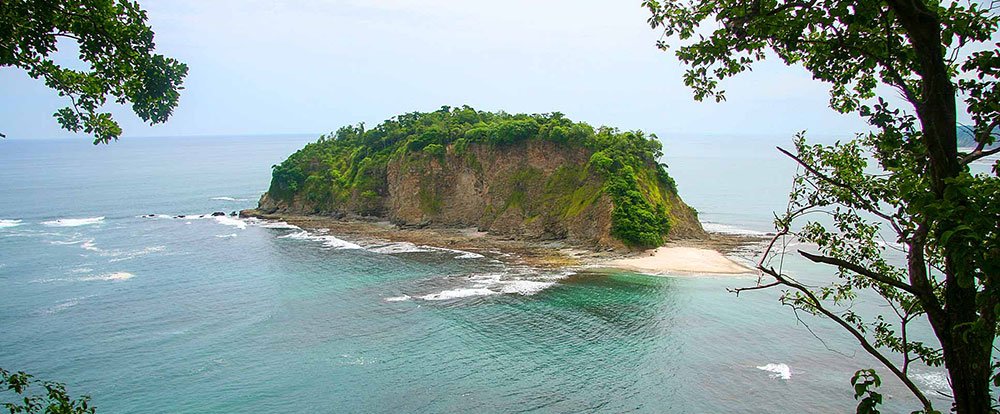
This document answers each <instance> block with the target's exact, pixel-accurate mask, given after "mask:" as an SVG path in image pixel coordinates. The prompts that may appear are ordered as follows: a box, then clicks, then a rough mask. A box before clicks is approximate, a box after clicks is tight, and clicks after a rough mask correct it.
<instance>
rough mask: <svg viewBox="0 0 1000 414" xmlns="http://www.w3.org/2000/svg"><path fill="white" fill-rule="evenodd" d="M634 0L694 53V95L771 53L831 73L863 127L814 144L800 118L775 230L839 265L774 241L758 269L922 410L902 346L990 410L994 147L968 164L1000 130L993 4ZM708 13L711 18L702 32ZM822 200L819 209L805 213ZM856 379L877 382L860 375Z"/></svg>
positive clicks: (999, 252)
mask: <svg viewBox="0 0 1000 414" xmlns="http://www.w3.org/2000/svg"><path fill="white" fill-rule="evenodd" d="M644 5H645V6H646V7H648V8H649V10H650V12H651V13H652V16H651V17H650V19H649V23H650V24H651V25H652V26H653V27H654V28H661V29H662V30H663V31H664V35H665V36H664V37H663V39H664V40H661V41H660V42H658V46H659V47H660V48H662V49H667V48H668V47H670V46H674V47H676V52H675V53H676V56H677V57H678V58H679V59H680V60H681V61H682V62H684V63H686V64H687V65H688V66H689V68H688V70H687V71H686V73H685V75H684V82H685V83H686V84H687V85H688V86H690V87H691V88H692V90H693V91H694V97H695V99H697V100H702V99H705V98H714V99H715V100H717V101H722V100H724V99H725V91H723V90H722V89H721V88H720V82H721V81H723V80H726V79H728V78H730V77H733V76H735V75H737V74H739V73H742V72H745V71H747V70H750V69H751V67H752V65H753V64H754V63H755V62H757V61H760V60H763V59H765V58H768V57H775V56H776V57H778V58H779V59H781V60H783V61H784V62H785V63H786V64H789V65H800V66H802V67H803V68H805V69H806V70H808V71H809V72H810V73H811V75H812V77H813V78H814V79H816V80H819V81H822V82H826V83H828V84H829V86H830V107H831V108H832V109H834V110H836V111H838V112H841V113H856V114H857V115H859V116H861V117H862V118H864V119H866V120H867V122H868V123H869V125H870V126H871V127H872V128H871V130H872V131H873V132H870V133H865V134H860V135H859V136H858V139H856V140H851V141H849V142H843V143H841V142H838V143H837V144H835V145H832V146H823V145H809V144H807V143H806V142H805V139H804V138H803V136H802V135H801V134H800V135H799V137H798V138H797V139H796V142H795V151H794V154H793V153H792V152H787V151H786V152H785V153H786V155H788V156H790V157H792V158H793V159H794V160H795V161H796V162H798V163H799V165H800V166H801V168H802V169H803V170H800V171H801V172H800V173H799V174H797V176H796V177H795V185H794V187H793V191H792V194H791V200H790V203H789V209H788V211H787V212H786V213H785V214H784V215H780V216H778V217H777V219H776V227H777V228H778V230H779V231H778V234H779V236H785V235H789V236H796V237H798V238H799V240H800V241H803V242H806V243H812V244H814V245H815V247H816V248H817V250H818V254H814V253H808V252H803V251H800V252H799V253H800V254H801V255H802V256H803V257H805V258H806V259H808V260H811V261H813V262H816V263H820V264H823V265H831V266H834V268H835V269H836V271H837V273H836V275H837V279H835V280H833V281H831V282H830V283H828V284H826V285H821V286H819V287H812V286H806V285H804V284H801V283H799V282H797V281H796V280H795V279H794V278H792V277H791V276H789V275H786V274H782V273H781V270H780V269H777V270H775V269H773V268H770V267H769V266H768V263H769V261H770V260H771V259H774V258H777V257H780V255H782V254H784V252H783V251H778V252H775V251H771V250H768V251H767V252H766V253H765V256H764V258H763V259H762V261H761V266H760V267H759V269H760V270H761V271H762V272H763V273H765V274H767V275H770V276H772V277H773V278H774V280H775V282H774V283H773V284H772V285H783V286H786V287H790V288H792V290H790V291H789V292H788V293H787V294H785V295H783V296H782V300H783V302H784V303H785V304H787V305H789V306H792V307H794V308H796V309H801V310H805V311H809V312H812V313H814V314H818V315H823V316H825V317H828V318H831V319H833V320H834V321H836V322H837V323H838V324H839V325H841V326H842V327H844V329H846V330H848V331H850V332H851V333H852V334H853V336H854V337H855V338H857V339H858V341H859V343H860V345H862V348H864V349H865V350H866V351H867V352H869V353H870V354H872V355H873V356H875V357H876V358H877V359H878V360H879V361H881V362H882V363H883V365H885V367H886V368H887V369H888V370H889V371H891V372H892V373H893V374H894V375H895V376H896V377H897V378H899V379H900V381H902V382H903V383H904V384H905V385H906V386H907V388H909V390H910V391H911V393H912V394H913V395H914V396H915V397H916V398H917V399H918V400H920V403H921V405H922V406H923V408H922V409H923V411H924V412H933V407H932V401H931V400H930V399H929V398H928V397H927V396H925V395H924V393H923V391H921V390H920V389H919V387H917V386H916V385H914V384H913V382H912V381H911V380H910V378H909V376H908V374H907V372H908V370H907V367H908V366H909V364H910V363H911V362H916V361H919V362H921V363H923V364H926V365H929V366H940V365H942V364H944V365H945V367H946V368H947V369H948V371H949V375H950V377H951V379H952V381H951V383H952V384H951V385H952V389H953V391H954V403H955V405H954V409H955V410H956V411H958V412H961V413H981V412H989V411H991V410H992V407H991V397H990V392H991V390H990V389H989V385H990V378H991V377H996V375H995V374H993V373H994V370H996V369H997V366H993V365H992V364H991V357H992V353H993V349H994V347H993V345H994V343H995V342H996V340H997V326H998V323H997V321H998V319H1000V248H998V247H997V246H1000V233H998V232H997V228H998V224H997V223H1000V202H998V200H1000V162H992V163H991V164H992V171H991V172H985V171H975V167H974V165H975V161H977V160H982V159H983V158H984V157H986V156H989V155H991V154H995V153H997V152H998V151H1000V150H996V149H994V150H990V149H988V148H990V147H991V145H992V144H994V143H995V142H996V138H997V136H998V135H1000V131H998V128H1000V90H998V89H997V85H998V83H1000V82H998V77H1000V50H998V47H1000V44H998V43H996V34H997V30H998V25H1000V16H998V15H997V13H996V5H991V4H989V2H950V1H939V0H913V1H892V0H885V1H865V2H857V1H847V0H821V1H806V2H801V1H790V0H772V1H763V2H760V1H754V2H746V1H741V0H692V1H684V2H677V1H667V2H662V3H661V2H659V1H656V0H646V1H645V2H644ZM706 25H712V26H713V27H717V29H716V30H714V31H712V32H710V33H709V32H703V31H702V30H701V28H703V27H705V26H706ZM968 49H971V50H968ZM887 92H888V93H887ZM888 95H891V96H892V97H891V98H890V97H889V96H888ZM896 97H901V98H902V100H903V104H904V105H903V106H902V107H899V108H897V107H895V106H894V105H893V104H891V103H890V102H899V101H898V100H896V99H893V98H896ZM956 101H964V104H965V105H964V107H965V108H964V110H965V112H966V114H965V115H966V116H963V117H962V118H965V119H971V120H972V122H973V125H971V126H970V127H968V131H969V132H970V133H971V134H972V135H973V139H972V141H973V145H974V146H975V148H974V149H973V150H972V151H971V152H968V153H963V152H960V151H959V149H958V147H957V141H958V137H957V134H956V126H957V125H956V123H957V122H956V120H957V119H959V114H958V112H959V108H958V106H957V105H956ZM782 151H784V150H782ZM816 213H820V214H821V215H823V216H824V220H822V221H817V220H815V219H813V217H816V216H817V214H816ZM800 219H801V220H802V221H806V222H805V223H804V224H800V223H798V220H800ZM793 222H794V223H795V224H794V225H793ZM891 245H897V246H900V247H899V248H898V249H899V250H900V251H901V252H902V253H903V254H904V255H905V256H906V260H905V261H903V260H890V259H889V258H888V257H890V256H889V255H887V254H886V253H887V252H886V250H887V248H889V247H888V246H891ZM860 289H865V290H868V291H870V292H871V293H873V294H876V295H878V296H880V297H881V298H882V299H884V300H885V302H886V304H887V306H888V309H890V310H891V313H892V314H894V316H892V317H890V316H889V315H882V314H869V315H862V314H859V313H857V312H855V311H853V310H852V308H851V305H852V303H853V300H854V298H855V297H857V296H858V290H860ZM915 320H922V322H926V323H927V324H929V325H930V326H931V327H933V333H934V335H935V336H936V338H935V340H932V341H929V342H923V341H917V340H914V339H913V336H912V335H911V336H907V334H906V330H907V326H908V325H909V324H911V323H912V322H914V321H915ZM893 361H903V362H902V363H898V362H893ZM991 374H993V375H991ZM872 375H873V373H872ZM855 380H856V381H861V382H860V383H861V384H868V385H872V383H871V381H872V379H871V378H870V377H867V376H865V375H861V376H856V378H855ZM876 385H877V384H876ZM866 389H867V388H866ZM859 395H860V392H859ZM877 400H878V398H876V397H875V396H874V394H872V395H869V396H868V397H866V398H865V399H864V400H862V403H861V405H860V406H859V412H862V411H863V410H864V411H869V412H872V410H874V406H875V405H876V404H875V403H876V402H877Z"/></svg>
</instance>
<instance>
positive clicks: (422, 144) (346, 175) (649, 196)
mask: <svg viewBox="0 0 1000 414" xmlns="http://www.w3.org/2000/svg"><path fill="white" fill-rule="evenodd" d="M528 140H541V141H549V142H553V143H558V144H560V145H567V146H572V147H582V148H585V149H586V150H587V151H589V152H590V153H591V154H592V155H591V158H590V161H589V162H588V163H587V165H586V166H583V171H582V172H583V173H585V174H591V173H592V174H594V175H596V176H598V177H600V178H601V179H602V180H603V185H602V186H601V187H600V188H599V190H600V191H603V192H604V193H606V194H608V195H609V196H610V197H611V199H612V201H613V203H614V210H613V212H612V235H614V236H615V237H617V238H618V239H620V240H622V241H623V242H625V243H626V244H629V245H634V246H657V245H660V244H661V243H662V242H663V238H664V236H665V235H666V234H667V232H668V230H669V228H670V223H669V221H668V219H667V217H668V216H667V213H668V209H669V208H668V205H667V203H666V202H665V199H664V196H665V195H664V194H661V191H660V190H659V189H660V188H665V189H667V190H668V191H669V192H671V193H675V192H676V189H675V184H674V182H673V180H672V179H671V178H670V176H669V175H667V172H666V169H665V167H666V166H665V165H663V164H659V163H657V159H658V158H659V157H660V156H661V155H662V152H661V149H662V147H661V145H660V142H659V141H658V140H657V139H656V137H655V136H648V137H647V136H646V135H645V134H644V133H643V132H641V131H627V132H622V131H619V130H617V129H614V128H607V127H600V128H597V129H595V128H593V127H591V126H590V125H588V124H586V123H583V122H573V121H571V120H569V119H567V118H565V117H564V116H563V114H561V113H558V112H554V113H549V114H532V115H527V114H516V115H515V114H508V113H505V112H483V111H477V110H475V109H472V108H470V107H468V106H463V107H461V108H450V107H447V106H445V107H442V108H441V109H439V110H437V111H434V112H427V113H421V112H414V113H408V114H404V115H399V116H396V117H394V118H392V119H389V120H387V121H385V122H382V123H381V124H379V125H378V126H376V127H375V128H372V129H365V126H364V124H359V125H357V126H345V127H343V128H340V129H339V130H337V132H336V133H334V134H332V135H324V136H321V137H320V138H319V140H318V141H316V142H314V143H310V144H308V145H306V146H305V148H302V149H301V150H299V151H298V152H296V153H294V154H292V155H291V156H290V157H289V158H288V159H287V160H285V161H284V162H282V163H281V164H279V165H275V166H274V171H273V180H272V182H271V187H270V189H269V190H268V194H269V196H270V197H273V198H276V199H282V200H291V199H292V198H294V197H296V196H299V197H305V198H306V199H307V201H309V202H311V203H314V204H316V205H323V206H336V205H338V204H342V203H348V202H353V203H354V204H355V205H361V206H362V211H365V212H367V213H371V214H377V213H378V206H379V202H378V201H379V199H380V198H381V197H383V196H385V195H386V194H387V186H386V168H387V165H388V163H389V162H390V161H391V160H394V159H406V158H407V157H414V156H422V157H423V158H424V159H433V160H437V161H438V162H440V163H441V164H442V166H444V167H447V162H446V160H447V157H446V155H449V154H450V155H452V156H453V159H459V158H460V159H462V160H463V162H467V163H471V164H475V163H476V160H475V159H474V155H473V154H472V153H471V152H470V151H469V148H471V147H472V146H492V147H494V148H497V147H501V148H502V147H504V146H509V145H513V144H516V143H519V142H524V141H528ZM567 167H574V168H575V167H578V166H567ZM421 198H422V199H421V204H424V203H425V201H426V204H428V205H429V206H432V207H437V208H440V207H441V206H435V205H434V200H433V199H432V195H430V194H428V195H427V196H426V198H428V200H423V198H424V194H421ZM514 202H517V200H514Z"/></svg>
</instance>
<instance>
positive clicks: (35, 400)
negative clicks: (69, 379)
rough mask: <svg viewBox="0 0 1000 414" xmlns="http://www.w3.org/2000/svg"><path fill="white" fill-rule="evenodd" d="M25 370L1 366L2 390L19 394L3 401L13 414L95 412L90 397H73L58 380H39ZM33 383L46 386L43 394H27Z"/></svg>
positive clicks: (77, 413) (84, 413)
mask: <svg viewBox="0 0 1000 414" xmlns="http://www.w3.org/2000/svg"><path fill="white" fill-rule="evenodd" d="M32 378H33V377H32V376H31V375H30V374H26V373H24V372H15V373H10V372H7V371H5V370H4V369H3V368H0V392H4V391H13V392H14V394H17V395H18V398H15V399H14V400H13V401H5V402H3V404H2V405H3V407H4V408H5V409H6V410H7V411H9V412H10V413H11V414H15V413H29V414H30V413H46V414H94V407H91V406H90V397H89V396H83V397H80V398H79V399H73V398H71V397H70V396H69V394H67V393H66V386H65V385H63V384H60V383H57V382H49V381H44V382H43V381H38V380H35V379H32ZM32 385H41V386H42V387H43V388H45V394H43V395H27V394H28V391H29V388H31V386H32Z"/></svg>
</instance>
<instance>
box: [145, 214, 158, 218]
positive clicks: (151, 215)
mask: <svg viewBox="0 0 1000 414" xmlns="http://www.w3.org/2000/svg"><path fill="white" fill-rule="evenodd" d="M143 217H156V215H155V214H147V215H145V216H143Z"/></svg>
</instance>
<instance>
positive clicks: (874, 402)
mask: <svg viewBox="0 0 1000 414" xmlns="http://www.w3.org/2000/svg"><path fill="white" fill-rule="evenodd" d="M851 385H853V386H854V399H855V400H860V401H859V402H858V411H857V412H858V414H879V410H878V405H879V404H882V394H879V393H878V392H875V389H876V388H878V387H880V386H881V385H882V379H881V378H879V377H878V374H876V373H875V370H874V369H862V370H858V371H857V372H855V373H854V376H853V377H851Z"/></svg>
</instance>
